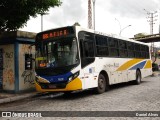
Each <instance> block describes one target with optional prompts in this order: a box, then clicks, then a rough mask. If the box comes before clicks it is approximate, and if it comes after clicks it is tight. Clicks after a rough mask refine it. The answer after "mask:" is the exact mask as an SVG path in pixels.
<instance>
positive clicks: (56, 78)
mask: <svg viewBox="0 0 160 120" xmlns="http://www.w3.org/2000/svg"><path fill="white" fill-rule="evenodd" d="M71 75H72V73H71V72H68V73H66V74H63V75H57V76H41V77H42V78H44V79H46V80H48V81H49V82H50V83H61V82H67V81H68V78H69V77H70V76H71Z"/></svg>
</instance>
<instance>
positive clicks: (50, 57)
mask: <svg viewBox="0 0 160 120" xmlns="http://www.w3.org/2000/svg"><path fill="white" fill-rule="evenodd" d="M35 46H36V69H35V71H36V80H35V86H36V90H37V91H41V92H66V93H69V92H72V91H77V90H85V89H90V88H93V89H94V90H95V91H96V92H97V93H103V92H105V91H106V90H108V89H109V85H112V84H117V83H122V82H128V81H132V80H134V82H135V83H136V84H139V83H140V82H141V79H142V78H144V77H146V76H149V75H151V74H152V61H151V59H150V50H149V46H148V45H147V44H144V43H141V42H137V41H134V40H130V39H122V38H118V37H114V36H112V35H108V34H103V33H100V32H96V31H94V30H90V29H83V28H81V27H80V26H68V27H63V28H57V29H52V30H48V31H44V32H41V33H38V34H37V36H36V43H35Z"/></svg>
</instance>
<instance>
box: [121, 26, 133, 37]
mask: <svg viewBox="0 0 160 120" xmlns="http://www.w3.org/2000/svg"><path fill="white" fill-rule="evenodd" d="M130 26H131V25H128V26H126V27H124V28H123V29H121V30H120V32H119V35H121V33H122V31H123V30H124V29H126V28H128V27H130Z"/></svg>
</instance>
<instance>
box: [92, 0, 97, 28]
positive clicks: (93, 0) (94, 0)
mask: <svg viewBox="0 0 160 120" xmlns="http://www.w3.org/2000/svg"><path fill="white" fill-rule="evenodd" d="M92 2H93V29H94V30H95V28H96V27H95V21H96V20H95V19H96V18H95V2H96V0H92Z"/></svg>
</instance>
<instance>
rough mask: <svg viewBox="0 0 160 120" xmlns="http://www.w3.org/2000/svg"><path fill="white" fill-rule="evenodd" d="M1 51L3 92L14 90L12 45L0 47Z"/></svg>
mask: <svg viewBox="0 0 160 120" xmlns="http://www.w3.org/2000/svg"><path fill="white" fill-rule="evenodd" d="M0 49H2V50H3V90H9V91H11V90H14V89H15V71H14V69H15V68H14V67H15V66H14V64H15V63H14V44H8V45H0Z"/></svg>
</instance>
